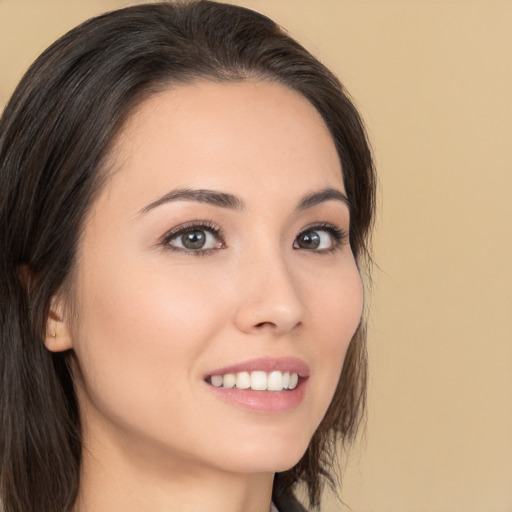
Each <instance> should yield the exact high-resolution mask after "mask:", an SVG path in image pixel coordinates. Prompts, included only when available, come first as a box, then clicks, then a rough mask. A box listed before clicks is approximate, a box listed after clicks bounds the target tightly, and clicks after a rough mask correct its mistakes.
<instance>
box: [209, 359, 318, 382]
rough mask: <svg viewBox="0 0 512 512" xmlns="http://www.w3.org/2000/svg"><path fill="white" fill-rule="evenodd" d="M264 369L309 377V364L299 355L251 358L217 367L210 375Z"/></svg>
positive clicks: (265, 370)
mask: <svg viewBox="0 0 512 512" xmlns="http://www.w3.org/2000/svg"><path fill="white" fill-rule="evenodd" d="M257 370H260V371H264V372H267V373H268V372H273V371H281V372H290V373H297V374H298V375H299V377H302V378H306V377H309V367H308V365H307V364H306V363H305V362H304V361H302V359H299V358H297V357H260V358H257V359H250V360H248V361H243V362H240V363H235V364H232V365H229V366H224V367H222V368H217V369H215V370H213V371H212V372H209V373H208V377H211V376H212V375H226V374H227V373H239V372H253V371H257Z"/></svg>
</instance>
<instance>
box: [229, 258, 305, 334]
mask: <svg viewBox="0 0 512 512" xmlns="http://www.w3.org/2000/svg"><path fill="white" fill-rule="evenodd" d="M300 289H301V286H300V282H299V280H298V278H297V277H294V276H293V275H292V273H291V272H290V269H289V268H288V266H287V265H286V262H285V261H284V260H283V258H279V257H273V258H269V257H267V258H256V257H253V258H251V259H250V261H248V262H247V264H246V265H244V270H243V271H242V273H241V277H240V284H239V287H238V294H237V303H238V304H237V309H236V311H235V324H236V326H237V327H238V329H239V330H240V331H242V332H244V333H247V334H258V333H263V332H268V333H271V334H272V335H274V336H277V335H283V334H286V333H289V332H291V331H293V330H296V329H298V328H299V327H300V326H301V325H302V323H303V320H304V315H305V311H306V309H305V305H304V302H303V300H302V297H301V293H300V292H301V290H300Z"/></svg>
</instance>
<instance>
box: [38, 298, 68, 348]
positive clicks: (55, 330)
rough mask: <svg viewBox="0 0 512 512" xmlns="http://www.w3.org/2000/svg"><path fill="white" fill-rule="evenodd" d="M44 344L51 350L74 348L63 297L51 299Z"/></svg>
mask: <svg viewBox="0 0 512 512" xmlns="http://www.w3.org/2000/svg"><path fill="white" fill-rule="evenodd" d="M44 344H45V346H46V348H47V349H48V350H49V351H50V352H63V351H64V350H69V349H71V348H73V343H72V336H71V331H70V329H69V325H68V322H67V321H66V319H65V315H64V304H63V301H62V299H61V298H58V297H53V298H52V300H51V303H50V312H49V314H48V319H47V320H46V336H45V339H44Z"/></svg>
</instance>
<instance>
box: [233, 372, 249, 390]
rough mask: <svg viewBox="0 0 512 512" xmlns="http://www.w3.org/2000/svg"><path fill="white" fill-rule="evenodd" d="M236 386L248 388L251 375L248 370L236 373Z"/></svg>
mask: <svg viewBox="0 0 512 512" xmlns="http://www.w3.org/2000/svg"><path fill="white" fill-rule="evenodd" d="M236 387H237V388H238V389H249V388H250V387H251V376H250V375H249V373H248V372H240V373H237V374H236Z"/></svg>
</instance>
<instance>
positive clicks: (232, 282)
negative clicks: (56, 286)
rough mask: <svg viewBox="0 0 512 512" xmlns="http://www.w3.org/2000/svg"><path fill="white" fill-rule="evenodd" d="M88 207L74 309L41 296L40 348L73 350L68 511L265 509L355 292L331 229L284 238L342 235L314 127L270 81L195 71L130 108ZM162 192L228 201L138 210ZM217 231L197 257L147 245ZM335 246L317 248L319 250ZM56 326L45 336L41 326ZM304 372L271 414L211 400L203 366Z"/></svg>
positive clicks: (350, 317)
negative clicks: (72, 466)
mask: <svg viewBox="0 0 512 512" xmlns="http://www.w3.org/2000/svg"><path fill="white" fill-rule="evenodd" d="M109 168H110V169H112V170H113V172H112V175H111V177H110V179H109V180H108V182H107V184H106V185H105V187H104V189H103V190H102V191H101V193H100V195H99V197H98V198H97V200H96V201H95V203H94V204H93V205H92V207H91V210H90V212H89V215H88V217H87V219H86V222H85V225H84V229H83V233H82V236H81V240H80V245H79V251H78V258H77V264H76V269H75V274H74V286H73V294H74V297H73V307H74V309H75V310H76V311H78V318H77V320H75V321H71V320H70V319H69V315H67V314H66V311H67V310H69V304H66V302H65V299H57V298H55V300H54V301H53V305H52V311H51V315H50V318H49V322H48V333H49V335H48V337H47V347H48V348H49V349H50V350H53V351H58V350H67V349H72V350H73V351H74V353H75V356H76V382H77V388H78V390H77V394H78V400H79V405H80V409H81V413H82V420H83V424H84V432H85V433H84V461H83V476H82V482H81V490H80V496H79V500H78V503H77V507H76V511H80V512H82V511H94V512H104V511H105V512H106V511H108V512H116V511H122V512H131V511H133V512H135V511H137V512H145V511H148V512H149V511H151V512H160V511H166V512H168V511H174V510H180V511H184V510H185V511H204V510H209V511H213V512H215V511H223V512H225V511H236V510H239V511H241V510H245V511H254V512H263V511H264V512H267V511H268V509H269V503H270V494H271V488H272V479H273V473H274V472H276V471H282V470H285V469H288V468H290V467H291V466H293V465H294V464H295V463H296V462H297V461H298V460H299V459H300V457H301V456H302V454H303V453H304V451H305V450H306V448H307V445H308V443H309V440H310V439H311V436H312V434H313V432H314V431H315V429H316V427H317V426H318V424H319V423H320V421H321V419H322V417H323V416H324V414H325V412H326V410H327V407H328V405H329V403H330V401H331V398H332V395H333V393H334V390H335V387H336V383H337V381H338V378H339V375H340V372H341V368H342V364H343V359H344V356H345V353H346V350H347V346H348V344H349V342H350V339H351V338H352V335H353V334H354V332H355V329H356V327H357V325H358V323H359V320H360V316H361V311H362V303H363V294H362V287H361V281H360V276H359V273H358V270H357V267H356V264H355V261H354V257H353V255H352V251H351V248H350V246H349V244H348V240H347V238H343V239H342V240H341V241H340V243H339V245H336V242H335V240H334V237H333V235H332V234H330V232H329V231H328V230H326V229H323V228H322V229H319V230H317V231H318V232H319V234H320V235H321V236H322V240H323V245H322V247H324V246H325V247H327V249H321V250H316V249H305V248H301V247H297V237H298V235H299V234H300V233H301V232H303V231H304V230H305V228H307V227H308V226H310V225H313V224H318V223H328V224H332V225H334V226H335V227H336V228H337V229H339V230H342V231H344V232H345V234H348V229H349V224H350V214H349V208H348V206H347V205H346V204H345V203H344V202H342V201H339V200H335V199H329V200H325V201H322V202H321V203H320V204H316V205H314V206H312V207H310V208H306V209H303V210H300V211H299V210H297V204H298V203H299V201H300V200H301V199H302V198H303V197H304V196H306V195H307V194H311V193H314V192H317V191H319V190H323V189H325V188H327V187H328V188H332V189H335V190H337V191H339V192H341V193H344V192H345V190H344V186H343V179H342V170H341V167H340V163H339V159H338V155H337V153H336V150H335V147H334V144H333V142H332V139H331V137H330V135H329V132H328V130H327V128H326V126H325V124H324V123H323V121H322V119H321V118H320V116H319V114H318V113H317V112H316V110H315V109H314V108H313V107H312V105H311V104H309V102H308V101H307V100H305V99H304V98H303V97H302V96H300V95H298V94H297V93H295V92H293V91H291V90H289V89H287V88H285V87H283V86H281V85H277V84H272V83H268V82H262V81H256V80H249V81H244V82H238V83H230V84H217V83H211V82H208V83H206V82H199V83H195V84H192V85H186V86H179V87H177V88H173V89H170V90H167V91H165V92H161V93H158V94H157V95H155V96H153V97H152V98H150V99H149V100H147V101H146V102H145V103H143V104H142V105H141V106H140V107H139V108H138V109H137V110H136V112H135V113H134V114H133V115H132V116H131V117H130V119H129V120H128V122H127V123H126V125H125V126H124V127H123V129H122V130H121V133H120V134H119V135H118V137H117V139H116V143H115V145H114V149H113V150H112V154H111V155H110V162H109ZM178 188H187V189H209V190H215V191H221V192H225V193H229V194H233V195H236V196H237V197H238V198H240V199H241V200H242V201H243V202H244V204H245V206H244V209H243V210H238V209H232V208H225V207H220V206H215V205H212V204H206V203H201V202H197V201H183V200H176V201H171V202H165V203H162V204H160V205H159V206H156V207H154V208H151V209H150V210H149V211H147V212H145V213H141V211H142V210H144V208H145V207H147V206H148V205H150V204H151V203H154V202H155V201H157V200H158V199H159V198H161V197H162V196H163V195H165V194H167V193H169V192H170V191H173V190H175V189H178ZM191 221H208V222H210V223H212V224H213V225H215V226H217V227H219V228H220V229H221V230H222V239H217V238H215V237H213V235H212V238H209V241H211V242H212V244H213V245H212V248H211V250H209V251H207V252H206V253H204V254H200V255H197V254H194V253H193V252H190V251H188V252H187V251H185V252H184V251H182V250H180V248H179V247H176V246H175V245H179V242H180V240H181V239H180V240H171V243H172V244H175V245H173V246H172V247H174V250H173V249H172V248H171V247H169V245H167V246H166V245H165V244H163V243H162V239H163V238H165V235H166V233H168V232H169V231H170V230H172V229H173V228H176V226H179V225H181V224H183V223H187V222H191ZM329 249H334V250H329ZM54 335H55V336H54ZM290 356H291V357H297V358H300V359H302V360H303V361H304V362H305V363H306V364H307V365H308V367H309V378H308V380H307V385H306V393H305V396H304V399H303V400H302V402H301V403H300V404H299V405H298V406H296V407H294V408H292V409H290V410H286V411H282V412H277V413H276V412H272V413H269V412H261V411H252V410H248V409H244V408H243V407H240V406H237V405H234V404H232V403H229V402H226V401H224V400H221V399H219V398H218V397H217V396H216V395H215V394H214V393H212V389H211V387H210V386H209V385H208V384H207V383H206V382H205V380H204V379H205V375H207V374H209V372H211V371H212V370H214V369H216V368H221V367H225V366H228V365H231V364H235V363H239V362H241V361H246V360H249V359H253V358H258V357H290Z"/></svg>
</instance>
